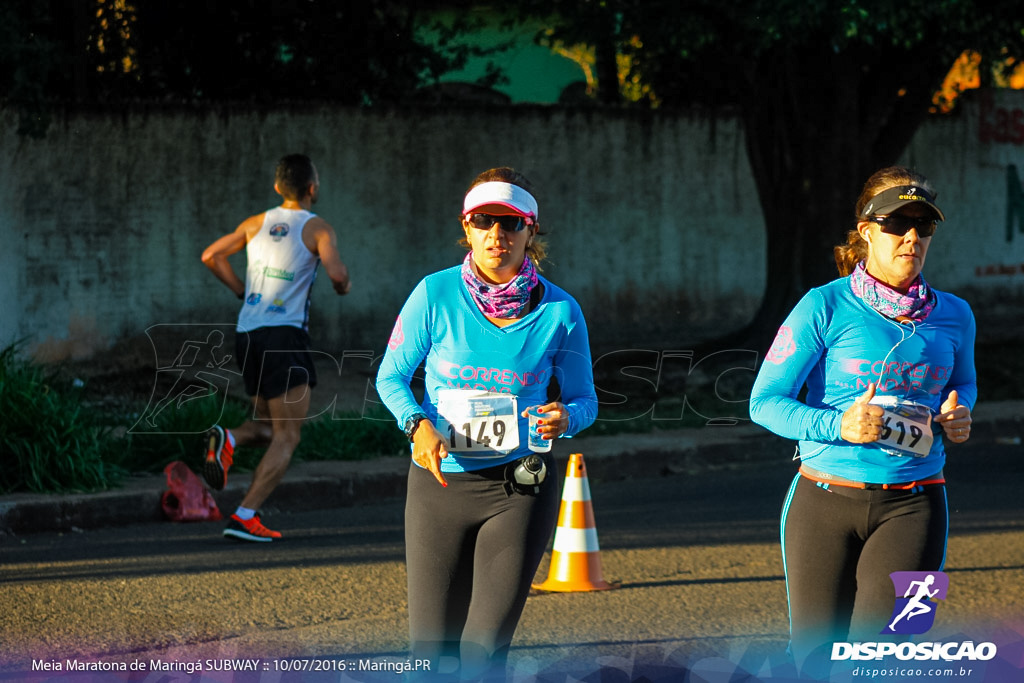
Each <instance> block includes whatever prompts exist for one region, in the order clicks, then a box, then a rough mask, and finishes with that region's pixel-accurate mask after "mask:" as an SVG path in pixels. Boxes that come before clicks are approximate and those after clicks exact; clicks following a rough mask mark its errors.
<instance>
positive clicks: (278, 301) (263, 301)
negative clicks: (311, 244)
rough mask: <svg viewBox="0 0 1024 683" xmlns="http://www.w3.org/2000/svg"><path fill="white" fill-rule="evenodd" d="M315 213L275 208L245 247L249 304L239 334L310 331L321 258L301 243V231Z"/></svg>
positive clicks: (246, 295)
mask: <svg viewBox="0 0 1024 683" xmlns="http://www.w3.org/2000/svg"><path fill="white" fill-rule="evenodd" d="M315 215H316V214H313V213H310V212H309V211H303V210H301V209H298V210H296V209H284V208H281V207H277V208H276V209H271V210H270V211H267V212H266V214H265V215H264V218H263V226H262V227H261V228H260V231H259V232H258V233H257V234H256V236H255V237H253V238H252V239H251V240H249V243H248V244H247V245H246V247H245V255H246V258H247V260H248V265H247V266H246V270H245V304H244V305H243V306H242V311H241V313H239V314H238V327H237V330H238V331H239V332H248V331H250V330H255V329H256V328H258V327H277V326H281V325H290V326H292V327H300V328H302V329H307V325H308V323H309V294H310V291H311V290H312V288H313V281H314V280H316V268H317V266H318V265H319V264H320V258H319V257H318V256H316V255H315V254H313V253H312V252H310V251H309V249H307V248H306V245H305V244H304V243H303V241H302V228H303V226H305V225H306V221H308V220H309V219H310V218H312V217H313V216H315Z"/></svg>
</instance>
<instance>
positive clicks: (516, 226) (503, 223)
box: [466, 213, 533, 232]
mask: <svg viewBox="0 0 1024 683" xmlns="http://www.w3.org/2000/svg"><path fill="white" fill-rule="evenodd" d="M466 221H467V222H469V224H470V225H472V226H473V227H474V228H478V229H480V230H490V229H491V228H492V227H493V226H494V224H495V223H497V224H498V227H500V228H501V229H502V230H504V231H505V232H519V231H520V230H522V229H523V228H525V227H526V226H527V225H530V224H531V223H533V221H532V220H530V219H529V218H523V217H522V216H492V215H491V214H489V213H471V214H469V215H467V216H466Z"/></svg>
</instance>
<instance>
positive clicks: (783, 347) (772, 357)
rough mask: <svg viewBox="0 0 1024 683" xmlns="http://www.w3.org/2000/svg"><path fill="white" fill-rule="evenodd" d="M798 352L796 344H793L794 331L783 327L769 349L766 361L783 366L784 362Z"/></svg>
mask: <svg viewBox="0 0 1024 683" xmlns="http://www.w3.org/2000/svg"><path fill="white" fill-rule="evenodd" d="M795 352H796V343H794V342H793V330H792V329H791V328H789V327H786V326H785V325H783V326H782V327H780V328H779V332H778V334H776V335H775V341H774V342H772V347H771V348H770V349H768V353H767V355H765V357H764V359H765V360H766V361H768V362H769V363H774V364H775V365H782V363H783V362H785V360H786V359H787V358H789V357H790V356H792V355H793V354H794V353H795Z"/></svg>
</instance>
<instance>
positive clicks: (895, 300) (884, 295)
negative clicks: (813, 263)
mask: <svg viewBox="0 0 1024 683" xmlns="http://www.w3.org/2000/svg"><path fill="white" fill-rule="evenodd" d="M850 289H851V290H853V293H854V294H856V295H857V296H858V297H860V298H861V299H862V300H863V301H864V303H866V304H867V305H868V306H870V307H871V308H873V309H875V310H876V311H878V312H879V313H881V314H882V315H884V316H885V317H886V318H891V319H893V320H896V319H897V318H900V317H906V318H910V319H911V320H924V319H925V318H927V317H928V314H929V313H931V312H932V309H933V308H935V301H936V296H935V292H933V291H932V289H931V287H929V286H928V283H927V282H925V281H924V278H923V277H921V276H920V275H918V276H917V277H916V278H914V282H913V283H911V285H910V289H908V290H907V293H906V294H903V293H902V292H897V291H896V290H895V289H893V288H892V287H890V286H889V285H886V284H884V283H882V282H879V281H878V280H876V279H875V278H873V277H871V276H870V275H868V271H867V269H866V268H865V267H864V262H863V261H861V262H860V263H858V264H857V267H856V268H854V269H853V272H852V273H850Z"/></svg>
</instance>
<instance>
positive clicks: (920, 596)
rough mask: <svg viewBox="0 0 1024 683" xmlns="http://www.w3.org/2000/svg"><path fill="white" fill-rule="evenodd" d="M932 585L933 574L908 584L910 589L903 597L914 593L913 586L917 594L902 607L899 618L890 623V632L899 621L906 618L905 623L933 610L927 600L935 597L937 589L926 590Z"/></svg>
mask: <svg viewBox="0 0 1024 683" xmlns="http://www.w3.org/2000/svg"><path fill="white" fill-rule="evenodd" d="M934 583H935V575H934V574H929V575H928V576H926V577H925V578H924V580H923V581H911V582H910V587H909V588H907V592H906V593H904V594H903V597H905V598H910V594H911V593H913V592H914V587H915V586H917V593H916V594H915V595H914V597H912V598H910V602H908V603H907V604H906V605H905V606H904V607H903V611H902V612H900V613H899V616H897V617H896V618H895V619H893V620H892V623H891V624H889V630H890V631H895V630H896V624H897V623H898V622H899V621H900V620H901V619H904V618H906V620H907V621H910V620H911V619H913V618H914V617H917V616H920V615H922V614H928V613H930V612H931V611H932V610H933V609H934V608H933V607H932V605H931V603H929V602H927V600H928V598H934V597H935V595H936V594H937V593H938V592H939V589H938V588H936V589H935V590H933V591H929V590H928V588H929V587H930V586H931V585H932V584H934Z"/></svg>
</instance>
